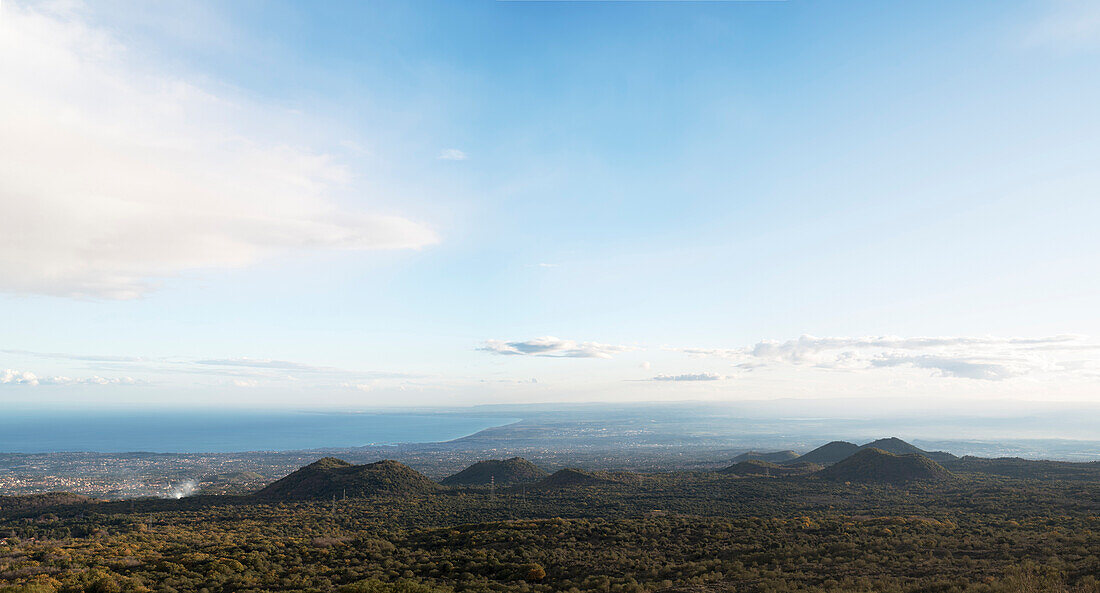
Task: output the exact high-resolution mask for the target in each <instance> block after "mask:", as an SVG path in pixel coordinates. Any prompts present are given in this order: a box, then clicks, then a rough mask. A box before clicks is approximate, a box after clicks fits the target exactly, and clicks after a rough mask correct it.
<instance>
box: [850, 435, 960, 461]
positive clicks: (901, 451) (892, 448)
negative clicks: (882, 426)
mask: <svg viewBox="0 0 1100 593" xmlns="http://www.w3.org/2000/svg"><path fill="white" fill-rule="evenodd" d="M860 449H881V450H883V451H886V452H887V453H893V454H894V455H910V454H916V455H924V456H925V457H927V458H929V459H932V460H934V461H940V462H943V461H950V460H952V459H957V457H955V456H954V455H952V454H950V453H948V452H946V451H925V450H924V449H921V448H919V447H917V446H915V445H912V444H909V443H907V442H905V441H903V440H901V439H899V438H897V437H889V438H885V439H878V440H877V441H871V442H870V443H867V444H866V445H861V446H860Z"/></svg>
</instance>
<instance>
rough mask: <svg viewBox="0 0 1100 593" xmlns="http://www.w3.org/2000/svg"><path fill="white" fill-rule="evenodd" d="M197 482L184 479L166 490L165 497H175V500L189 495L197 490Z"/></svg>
mask: <svg viewBox="0 0 1100 593" xmlns="http://www.w3.org/2000/svg"><path fill="white" fill-rule="evenodd" d="M198 486H199V485H198V484H197V483H195V481H194V480H185V481H183V482H180V483H179V484H176V485H175V486H173V487H172V490H170V491H169V492H168V495H167V496H166V497H165V498H175V499H177V500H179V499H181V498H183V497H185V496H191V495H192V494H194V493H195V492H196V491H197V490H198Z"/></svg>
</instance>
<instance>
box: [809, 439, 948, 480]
mask: <svg viewBox="0 0 1100 593" xmlns="http://www.w3.org/2000/svg"><path fill="white" fill-rule="evenodd" d="M815 475H817V476H820V477H822V478H825V479H827V480H834V481H838V482H886V483H895V484H896V483H904V482H913V481H936V480H946V479H949V478H951V477H952V474H951V472H949V471H947V470H946V469H944V467H943V466H942V465H940V464H938V463H936V462H935V461H932V460H931V459H929V458H927V457H925V456H924V455H920V454H918V453H908V454H905V455H895V454H893V453H889V452H887V451H883V450H882V449H875V448H873V447H872V448H867V449H862V450H860V451H859V452H857V453H855V454H854V455H852V456H850V457H848V458H847V459H843V460H841V461H838V462H837V463H834V464H833V465H831V466H829V467H827V468H825V469H823V470H821V471H819V472H817V474H815Z"/></svg>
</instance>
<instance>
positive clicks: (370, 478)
mask: <svg viewBox="0 0 1100 593" xmlns="http://www.w3.org/2000/svg"><path fill="white" fill-rule="evenodd" d="M438 487H439V486H438V485H437V484H436V483H435V482H433V481H431V480H430V479H428V477H427V476H425V475H424V474H421V473H420V472H417V471H416V470H414V469H412V468H411V467H409V466H407V465H405V464H403V463H398V462H396V461H388V460H387V461H379V462H376V463H368V464H366V465H352V464H350V463H348V462H346V461H344V460H342V459H336V458H335V457H325V458H323V459H318V460H317V461H315V462H313V463H311V464H309V465H307V466H305V467H303V468H301V469H299V470H298V471H296V472H294V473H292V474H290V475H288V476H286V477H285V478H283V479H281V480H278V481H275V482H272V483H271V484H268V485H267V487H265V488H263V489H262V490H260V491H259V492H257V493H256V496H258V497H260V498H269V499H277V500H303V499H327V498H331V497H333V496H336V497H341V498H342V497H343V496H345V495H346V496H349V497H360V496H372V495H376V494H388V495H406V494H422V493H425V492H431V491H433V490H435V489H437V488H438Z"/></svg>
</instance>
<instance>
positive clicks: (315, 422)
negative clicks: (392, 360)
mask: <svg viewBox="0 0 1100 593" xmlns="http://www.w3.org/2000/svg"><path fill="white" fill-rule="evenodd" d="M516 420H517V419H516V418H480V417H475V416H464V415H458V414H445V413H440V414H385V413H351V412H349V413H334V412H325V413H319V412H281V411H280V412H241V411H203V412H196V411H143V412H119V411H112V412H105V411H71V410H66V411H50V412H42V411H11V410H8V411H3V410H0V452H3V453H49V452H59V451H98V452H102V453H121V452H131V451H149V452H157V453H225V452H234V451H291V450H299V449H321V448H341V447H358V446H362V445H372V444H374V445H381V444H398V443H427V442H439V441H449V440H453V439H457V438H460V437H463V436H467V435H470V434H473V433H475V432H479V431H481V430H484V429H486V428H491V427H494V426H502V425H504V424H509V423H511V422H515V421H516Z"/></svg>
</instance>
